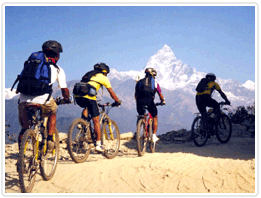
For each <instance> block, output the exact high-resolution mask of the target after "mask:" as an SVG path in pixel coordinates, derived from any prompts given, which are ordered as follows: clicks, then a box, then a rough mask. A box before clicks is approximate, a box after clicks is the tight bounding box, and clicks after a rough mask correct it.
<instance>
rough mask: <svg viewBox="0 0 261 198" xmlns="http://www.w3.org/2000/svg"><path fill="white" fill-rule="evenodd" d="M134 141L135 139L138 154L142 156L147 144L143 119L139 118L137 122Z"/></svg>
mask: <svg viewBox="0 0 261 198" xmlns="http://www.w3.org/2000/svg"><path fill="white" fill-rule="evenodd" d="M136 141H137V150H138V155H139V156H143V155H144V154H145V152H146V146H147V135H146V127H145V120H144V119H140V120H139V122H138V124H137V133H136Z"/></svg>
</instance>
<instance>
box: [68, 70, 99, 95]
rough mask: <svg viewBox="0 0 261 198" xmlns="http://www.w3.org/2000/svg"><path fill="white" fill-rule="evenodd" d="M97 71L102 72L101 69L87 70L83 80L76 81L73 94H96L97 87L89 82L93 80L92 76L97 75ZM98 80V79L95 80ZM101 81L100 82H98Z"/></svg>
mask: <svg viewBox="0 0 261 198" xmlns="http://www.w3.org/2000/svg"><path fill="white" fill-rule="evenodd" d="M97 73H100V71H97V70H92V71H89V72H87V73H86V74H85V75H84V76H83V77H82V80H81V82H77V83H75V85H74V87H73V94H74V95H79V96H85V95H89V96H96V95H97V91H96V88H95V87H93V86H92V85H90V84H88V82H89V81H91V77H92V76H94V75H96V74H97ZM94 82H96V81H94ZM97 83H99V82H97ZM99 84H100V83H99Z"/></svg>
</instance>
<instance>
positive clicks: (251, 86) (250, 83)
mask: <svg viewBox="0 0 261 198" xmlns="http://www.w3.org/2000/svg"><path fill="white" fill-rule="evenodd" d="M243 86H244V87H245V88H247V89H250V90H255V83H254V82H253V81H251V80H247V81H246V82H245V83H244V84H243Z"/></svg>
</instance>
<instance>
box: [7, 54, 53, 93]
mask: <svg viewBox="0 0 261 198" xmlns="http://www.w3.org/2000/svg"><path fill="white" fill-rule="evenodd" d="M52 64H53V63H52ZM54 65H55V64H54ZM55 66H56V65H55ZM56 67H57V66H56ZM17 82H19V83H18V85H17V91H16V92H17V93H19V92H20V93H23V94H26V95H31V96H38V95H43V94H46V93H49V94H50V95H51V93H52V85H50V83H51V68H50V62H49V61H48V58H46V56H45V54H44V53H43V52H41V51H39V52H34V53H32V54H31V56H30V57H29V58H28V60H27V61H25V63H24V68H23V70H22V72H21V74H20V75H18V77H17V79H16V80H15V82H14V84H13V86H12V88H11V90H12V89H13V87H14V85H15V84H16V83H17Z"/></svg>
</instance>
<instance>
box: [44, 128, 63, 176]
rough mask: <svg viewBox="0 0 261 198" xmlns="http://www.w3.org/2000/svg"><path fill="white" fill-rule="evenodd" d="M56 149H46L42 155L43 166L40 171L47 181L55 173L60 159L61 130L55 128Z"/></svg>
mask: <svg viewBox="0 0 261 198" xmlns="http://www.w3.org/2000/svg"><path fill="white" fill-rule="evenodd" d="M53 137H54V149H53V150H52V151H47V150H46V149H45V150H44V148H43V150H42V157H41V166H40V171H41V175H42V178H43V179H44V180H46V181H48V180H50V179H51V178H52V177H53V176H54V173H55V170H56V167H57V164H58V159H59V148H60V142H59V132H58V131H57V129H56V128H55V131H54V134H53ZM45 148H46V147H45Z"/></svg>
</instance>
